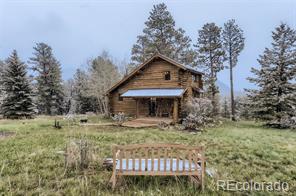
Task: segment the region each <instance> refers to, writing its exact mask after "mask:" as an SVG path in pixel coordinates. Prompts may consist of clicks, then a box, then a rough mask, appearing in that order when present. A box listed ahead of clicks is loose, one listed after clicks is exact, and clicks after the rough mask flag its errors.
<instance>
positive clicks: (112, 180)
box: [110, 172, 116, 189]
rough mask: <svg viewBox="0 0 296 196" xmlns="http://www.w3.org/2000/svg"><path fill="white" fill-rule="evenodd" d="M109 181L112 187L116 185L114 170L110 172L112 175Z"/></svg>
mask: <svg viewBox="0 0 296 196" xmlns="http://www.w3.org/2000/svg"><path fill="white" fill-rule="evenodd" d="M110 183H112V189H115V186H116V174H115V172H113V173H112V176H111V178H110Z"/></svg>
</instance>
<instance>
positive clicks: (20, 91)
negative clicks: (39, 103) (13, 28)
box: [2, 50, 35, 119]
mask: <svg viewBox="0 0 296 196" xmlns="http://www.w3.org/2000/svg"><path fill="white" fill-rule="evenodd" d="M6 64H7V65H6V69H5V71H4V73H3V79H2V80H3V87H4V91H5V93H6V96H5V98H4V100H3V105H2V110H3V116H4V117H5V118H11V119H19V118H32V117H33V116H34V114H35V111H34V109H35V105H34V104H33V99H32V89H31V87H30V84H29V80H28V77H27V71H26V65H25V64H24V63H23V62H21V60H20V59H19V57H18V55H17V52H16V50H14V51H13V52H12V54H11V56H10V57H9V58H8V59H7V60H6Z"/></svg>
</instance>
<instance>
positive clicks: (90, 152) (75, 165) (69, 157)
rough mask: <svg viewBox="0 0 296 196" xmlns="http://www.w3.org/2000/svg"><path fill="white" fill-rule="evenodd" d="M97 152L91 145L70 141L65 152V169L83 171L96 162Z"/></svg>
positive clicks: (84, 142)
mask: <svg viewBox="0 0 296 196" xmlns="http://www.w3.org/2000/svg"><path fill="white" fill-rule="evenodd" d="M96 154H97V152H96V149H95V148H94V147H93V145H92V144H91V143H90V142H89V141H87V140H85V139H80V140H71V141H70V142H69V143H68V144H67V146H66V150H65V167H66V168H70V169H85V168H88V167H89V166H90V165H91V164H92V163H96V162H98V161H99V160H98V157H97V156H96Z"/></svg>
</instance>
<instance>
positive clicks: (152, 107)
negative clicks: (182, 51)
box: [106, 54, 203, 123]
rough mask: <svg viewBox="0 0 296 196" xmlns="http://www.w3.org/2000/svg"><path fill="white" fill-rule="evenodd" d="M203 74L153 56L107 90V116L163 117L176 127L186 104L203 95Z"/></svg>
mask: <svg viewBox="0 0 296 196" xmlns="http://www.w3.org/2000/svg"><path fill="white" fill-rule="evenodd" d="M202 76H203V73H201V72H199V71H197V70H195V69H193V68H192V67H189V66H185V65H182V64H180V63H178V62H176V61H175V60H173V59H171V58H168V57H166V56H164V55H161V54H155V55H154V56H152V57H151V58H150V59H148V60H146V61H145V62H144V63H143V64H141V65H139V66H138V67H137V68H135V69H134V70H133V71H132V72H131V73H130V74H128V75H127V76H125V77H124V78H123V79H122V80H121V81H119V82H118V83H116V84H115V85H114V86H113V87H112V88H110V89H109V90H108V91H107V93H106V95H107V96H108V100H109V109H110V113H111V115H112V114H116V113H119V112H123V113H124V114H125V115H128V116H133V117H136V118H139V117H159V118H161V117H165V118H171V119H172V120H173V122H175V123H177V122H178V121H179V119H180V116H182V112H183V111H184V106H185V104H186V102H187V101H188V100H189V99H190V98H192V97H201V96H202V93H203V81H202Z"/></svg>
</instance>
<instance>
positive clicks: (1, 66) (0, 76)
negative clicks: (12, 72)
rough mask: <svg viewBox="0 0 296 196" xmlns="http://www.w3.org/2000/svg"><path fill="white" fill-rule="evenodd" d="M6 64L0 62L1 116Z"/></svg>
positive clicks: (0, 112)
mask: <svg viewBox="0 0 296 196" xmlns="http://www.w3.org/2000/svg"><path fill="white" fill-rule="evenodd" d="M4 70H5V63H4V62H3V61H1V60H0V114H2V104H3V99H4V97H5V92H4V86H3V77H4V75H3V74H4Z"/></svg>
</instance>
